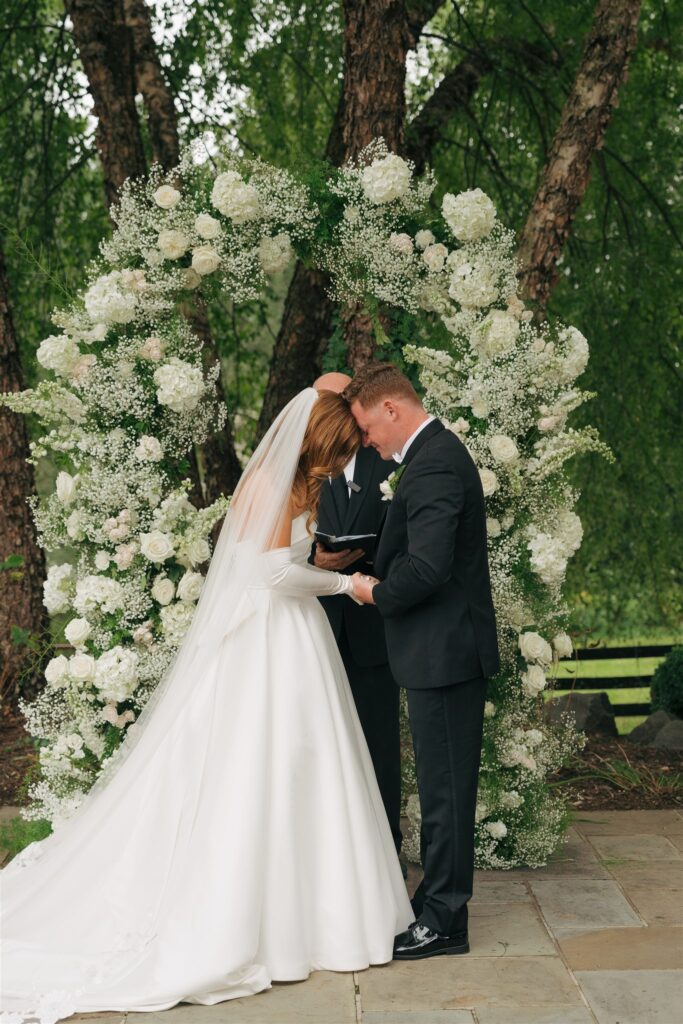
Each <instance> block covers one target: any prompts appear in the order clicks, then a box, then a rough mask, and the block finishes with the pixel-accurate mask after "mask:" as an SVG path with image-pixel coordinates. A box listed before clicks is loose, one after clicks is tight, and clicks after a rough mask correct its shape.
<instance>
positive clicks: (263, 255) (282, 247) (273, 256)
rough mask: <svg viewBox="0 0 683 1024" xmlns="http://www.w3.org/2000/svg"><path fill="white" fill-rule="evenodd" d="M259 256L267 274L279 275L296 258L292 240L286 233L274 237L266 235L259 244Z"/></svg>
mask: <svg viewBox="0 0 683 1024" xmlns="http://www.w3.org/2000/svg"><path fill="white" fill-rule="evenodd" d="M258 255H259V259H260V261H261V266H262V267H263V269H264V271H265V273H266V274H279V273H281V272H282V271H283V270H285V269H286V268H287V267H288V266H289V264H290V263H291V261H292V257H293V256H294V250H293V249H292V240H291V238H290V237H289V235H288V234H287V232H286V231H282V232H280V234H279V235H273V236H272V237H271V236H270V235H266V237H265V238H262V239H261V241H260V242H259V246H258Z"/></svg>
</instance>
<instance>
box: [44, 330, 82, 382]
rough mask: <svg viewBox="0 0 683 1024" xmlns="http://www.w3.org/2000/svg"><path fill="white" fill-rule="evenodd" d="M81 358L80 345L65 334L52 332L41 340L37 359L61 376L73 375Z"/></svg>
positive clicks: (47, 368)
mask: <svg viewBox="0 0 683 1024" xmlns="http://www.w3.org/2000/svg"><path fill="white" fill-rule="evenodd" d="M79 358H80V351H79V348H78V345H77V344H76V342H75V341H74V340H73V339H72V338H68V337H67V336H66V335H65V334H57V335H55V334H52V335H50V337H49V338H45V340H44V341H41V343H40V345H39V347H38V351H37V353H36V359H37V360H38V362H39V363H40V365H41V366H44V367H45V369H46V370H52V371H53V373H56V374H57V376H59V377H69V376H71V374H72V372H73V370H74V367H75V366H76V365H77V363H78V360H79Z"/></svg>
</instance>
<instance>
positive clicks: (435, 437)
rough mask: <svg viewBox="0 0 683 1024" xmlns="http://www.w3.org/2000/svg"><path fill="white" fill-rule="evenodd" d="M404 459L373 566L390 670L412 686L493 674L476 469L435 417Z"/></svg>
mask: <svg viewBox="0 0 683 1024" xmlns="http://www.w3.org/2000/svg"><path fill="white" fill-rule="evenodd" d="M402 465H404V466H405V469H404V470H403V473H402V474H401V477H400V479H399V482H398V485H397V487H396V490H395V493H394V497H393V499H392V500H391V502H389V508H388V511H387V515H386V518H385V520H384V525H383V527H382V533H381V536H380V539H379V544H378V548H377V553H376V557H375V564H374V570H373V571H374V575H375V576H377V577H378V578H379V579H380V580H381V581H382V582H381V583H379V584H377V585H376V586H375V588H374V590H373V597H374V600H375V603H376V605H377V607H378V609H379V611H380V613H381V615H382V618H383V619H384V625H385V630H386V640H387V648H388V653H389V664H390V666H391V670H392V673H393V675H394V678H395V679H396V682H397V683H398V684H399V685H400V686H405V687H407V688H409V689H410V688H423V687H439V686H450V685H451V684H452V683H458V682H462V681H464V680H466V679H472V678H474V677H476V676H493V675H495V674H496V673H497V672H498V671H499V668H500V663H499V659H498V643H497V638H496V618H495V613H494V610H493V601H492V599H491V582H490V577H489V566H488V556H487V549H486V513H485V510H484V494H483V491H482V486H481V480H480V478H479V473H478V471H477V468H476V466H475V464H474V462H473V460H472V458H471V456H470V454H469V452H468V451H467V449H466V448H465V445H464V444H463V443H462V442H461V441H460V440H459V439H458V438H457V437H456V436H455V434H453V433H452V432H451V431H450V430H446V429H445V427H444V425H443V423H441V422H440V421H439V420H433V421H432V422H431V423H429V424H428V425H427V426H426V427H425V428H424V429H423V430H422V431H421V432H420V433H419V434H418V435H417V437H416V438H415V440H414V441H413V443H412V444H411V446H410V448H409V449H408V451H407V452H406V455H405V457H404V459H403V463H402ZM394 468H397V467H394Z"/></svg>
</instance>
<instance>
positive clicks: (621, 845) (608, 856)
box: [591, 834, 683, 874]
mask: <svg viewBox="0 0 683 1024" xmlns="http://www.w3.org/2000/svg"><path fill="white" fill-rule="evenodd" d="M591 842H592V844H593V846H594V847H595V849H596V851H597V853H598V855H599V856H600V857H602V858H603V860H612V859H614V860H639V861H644V862H645V863H647V864H649V863H650V862H651V861H653V860H670V861H678V862H679V866H678V868H677V869H676V870H678V871H679V872H681V873H682V874H683V854H682V853H681V851H680V850H677V849H676V847H675V846H674V844H673V843H672V842H671V840H670V839H667V838H666V836H655V835H648V834H644V835H629V836H623V835H622V836H606V835H604V836H603V835H594V836H591ZM608 866H609V865H608ZM672 870H674V869H672Z"/></svg>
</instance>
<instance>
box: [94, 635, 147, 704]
mask: <svg viewBox="0 0 683 1024" xmlns="http://www.w3.org/2000/svg"><path fill="white" fill-rule="evenodd" d="M138 664H139V659H138V655H137V653H136V652H135V651H133V650H131V649H130V648H127V647H121V646H118V645H117V646H116V647H111V648H110V649H109V650H108V651H105V652H104V654H102V655H101V656H100V657H99V658H98V659H97V665H96V668H95V680H94V683H95V686H96V687H97V689H98V690H99V691H100V696H101V697H102V700H104V701H112V702H114V703H117V704H120V703H121V702H122V701H124V700H129V698H130V697H132V695H133V693H134V692H135V689H136V687H137V684H138Z"/></svg>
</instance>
